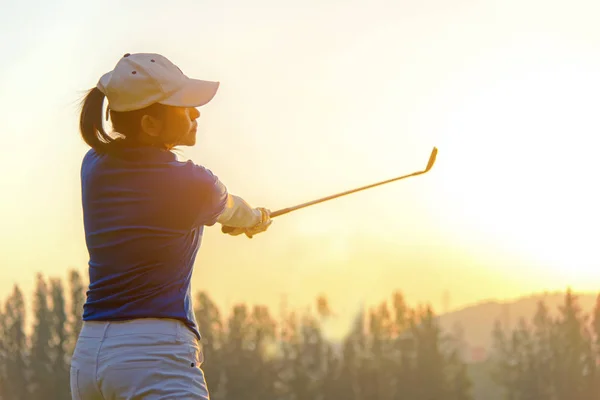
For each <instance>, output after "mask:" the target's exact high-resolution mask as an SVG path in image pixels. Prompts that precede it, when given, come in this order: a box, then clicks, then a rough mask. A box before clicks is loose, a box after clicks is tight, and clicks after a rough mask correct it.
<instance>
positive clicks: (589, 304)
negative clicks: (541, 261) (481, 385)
mask: <svg viewBox="0 0 600 400" xmlns="http://www.w3.org/2000/svg"><path fill="white" fill-rule="evenodd" d="M575 294H576V296H577V299H578V304H579V305H580V307H581V309H582V311H583V312H584V313H585V314H590V313H591V312H592V311H593V309H594V305H595V304H596V297H597V294H590V293H575ZM564 298H565V292H553V293H542V294H533V295H530V296H528V297H521V298H518V299H515V300H512V301H507V302H499V301H485V302H481V303H478V304H475V305H472V306H469V307H465V308H462V309H460V310H456V311H452V312H449V313H446V314H442V315H440V316H439V322H440V326H441V328H442V329H443V330H444V332H447V333H453V332H456V333H457V332H462V338H463V340H464V343H465V345H466V349H465V350H466V352H465V354H464V356H465V358H466V360H467V361H468V362H478V361H482V360H484V359H485V358H486V357H487V355H488V354H489V352H490V350H491V347H492V330H493V329H494V324H495V323H496V321H500V322H501V323H502V325H503V327H505V329H506V327H508V329H509V330H511V331H512V330H513V329H514V328H515V327H516V325H517V324H518V323H519V320H520V319H521V318H524V319H525V320H526V322H527V323H531V322H532V319H533V316H534V315H535V312H536V310H537V306H538V303H539V302H540V301H543V302H544V303H545V304H546V306H547V307H548V309H549V312H550V313H551V315H553V316H554V315H556V314H557V313H558V311H559V307H560V306H561V305H563V304H564Z"/></svg>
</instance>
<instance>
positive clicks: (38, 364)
mask: <svg viewBox="0 0 600 400" xmlns="http://www.w3.org/2000/svg"><path fill="white" fill-rule="evenodd" d="M49 298H50V296H49V292H48V286H47V284H46V281H45V280H44V278H43V277H42V275H41V274H38V275H37V287H36V290H35V296H34V304H33V309H34V320H35V322H34V327H33V335H32V339H31V353H30V365H31V373H32V398H34V399H42V398H46V397H47V396H48V394H49V393H53V386H54V383H53V371H52V364H53V362H52V357H53V352H52V313H51V311H50V308H49Z"/></svg>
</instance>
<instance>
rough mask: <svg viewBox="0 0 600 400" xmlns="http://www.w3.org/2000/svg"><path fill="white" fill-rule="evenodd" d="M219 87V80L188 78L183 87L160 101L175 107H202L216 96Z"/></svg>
mask: <svg viewBox="0 0 600 400" xmlns="http://www.w3.org/2000/svg"><path fill="white" fill-rule="evenodd" d="M218 89H219V82H212V81H203V80H199V79H188V81H187V82H186V84H185V86H184V87H183V88H181V89H179V90H178V91H177V92H175V93H174V94H172V95H171V96H169V97H167V98H166V99H164V100H161V101H159V103H160V104H164V105H167V106H174V107H201V106H203V105H205V104H207V103H208V102H210V101H211V100H212V99H213V97H215V95H216V94H217V90H218Z"/></svg>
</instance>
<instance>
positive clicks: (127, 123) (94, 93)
mask: <svg viewBox="0 0 600 400" xmlns="http://www.w3.org/2000/svg"><path fill="white" fill-rule="evenodd" d="M104 98H105V96H104V93H102V91H100V89H98V88H97V87H95V88H93V89H90V90H89V91H88V92H87V95H86V96H85V98H84V99H83V102H82V106H81V115H80V118H79V131H80V132H81V137H82V138H83V140H84V141H85V142H86V143H87V144H88V145H89V146H90V147H92V148H93V149H94V150H96V151H97V152H107V151H109V150H110V149H111V148H112V147H113V144H115V143H116V142H129V143H135V142H138V140H137V139H138V138H137V135H138V134H139V129H140V121H141V119H142V117H143V116H144V115H152V116H154V117H157V118H163V117H164V115H165V111H166V108H167V107H166V106H163V105H162V104H158V103H155V104H152V105H150V106H148V107H146V108H143V109H140V110H134V111H125V112H117V111H114V110H110V119H111V122H112V125H113V128H114V130H115V132H117V133H118V134H119V135H121V136H122V137H121V138H113V137H111V136H110V135H109V134H108V133H106V131H105V130H104V126H103V123H102V119H103V117H104V113H103V105H104ZM138 143H139V142H138Z"/></svg>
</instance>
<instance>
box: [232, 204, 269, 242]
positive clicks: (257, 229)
mask: <svg viewBox="0 0 600 400" xmlns="http://www.w3.org/2000/svg"><path fill="white" fill-rule="evenodd" d="M253 211H254V212H256V213H260V217H259V222H258V223H257V224H256V225H254V226H251V227H240V228H232V227H225V226H224V227H223V228H224V229H223V231H224V232H225V233H227V234H228V235H231V236H238V235H241V234H246V236H248V237H249V238H250V239H252V237H253V236H254V235H257V234H259V233H261V232H264V231H266V230H267V229H268V228H269V226H270V225H271V222H272V220H271V211H270V210H267V209H266V208H262V207H258V208H255V209H254V210H253Z"/></svg>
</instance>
